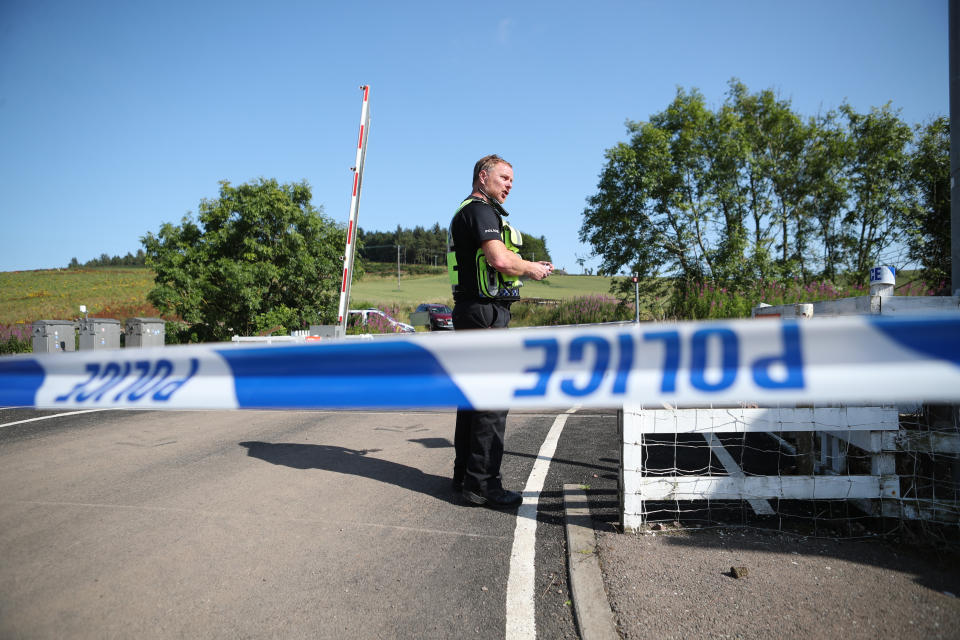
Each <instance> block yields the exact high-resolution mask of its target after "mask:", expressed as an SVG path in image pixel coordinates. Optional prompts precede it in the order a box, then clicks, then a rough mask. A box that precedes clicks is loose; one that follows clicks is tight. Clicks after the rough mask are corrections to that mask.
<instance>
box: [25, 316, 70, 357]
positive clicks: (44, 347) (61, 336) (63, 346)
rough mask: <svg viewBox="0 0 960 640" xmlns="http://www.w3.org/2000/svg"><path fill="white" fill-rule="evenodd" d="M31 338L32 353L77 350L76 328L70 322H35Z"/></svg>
mask: <svg viewBox="0 0 960 640" xmlns="http://www.w3.org/2000/svg"><path fill="white" fill-rule="evenodd" d="M32 337H33V352H34V353H55V352H57V351H76V350H77V341H76V338H77V326H76V324H74V323H73V322H72V321H70V320H37V321H36V322H34V323H33V325H32Z"/></svg>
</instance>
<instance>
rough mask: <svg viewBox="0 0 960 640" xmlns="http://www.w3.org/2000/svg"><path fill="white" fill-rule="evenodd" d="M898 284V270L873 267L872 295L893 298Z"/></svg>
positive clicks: (871, 274)
mask: <svg viewBox="0 0 960 640" xmlns="http://www.w3.org/2000/svg"><path fill="white" fill-rule="evenodd" d="M896 283H897V277H896V269H894V268H893V267H873V268H872V269H870V295H872V296H880V297H886V296H892V295H893V287H894V285H895V284H896Z"/></svg>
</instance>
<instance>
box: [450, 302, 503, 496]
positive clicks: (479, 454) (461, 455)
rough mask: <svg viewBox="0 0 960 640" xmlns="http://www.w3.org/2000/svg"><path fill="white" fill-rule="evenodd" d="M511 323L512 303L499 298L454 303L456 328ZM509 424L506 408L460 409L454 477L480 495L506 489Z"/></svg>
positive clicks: (454, 323)
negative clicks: (504, 472)
mask: <svg viewBox="0 0 960 640" xmlns="http://www.w3.org/2000/svg"><path fill="white" fill-rule="evenodd" d="M509 324H510V307H509V306H508V305H506V304H502V303H498V302H492V301H491V302H481V301H479V300H470V301H463V302H457V303H456V304H454V307H453V328H454V329H455V330H456V331H469V330H472V329H505V328H507V325H509ZM506 427H507V412H506V411H470V410H467V409H458V410H457V426H456V431H455V432H454V437H453V444H454V449H455V451H456V458H455V459H454V461H453V478H454V480H463V487H464V489H466V490H468V491H472V492H474V493H477V494H479V495H484V494H485V493H487V492H496V491H498V490H499V489H502V488H503V486H502V484H501V481H500V463H501V461H502V460H503V441H504V433H505V431H506Z"/></svg>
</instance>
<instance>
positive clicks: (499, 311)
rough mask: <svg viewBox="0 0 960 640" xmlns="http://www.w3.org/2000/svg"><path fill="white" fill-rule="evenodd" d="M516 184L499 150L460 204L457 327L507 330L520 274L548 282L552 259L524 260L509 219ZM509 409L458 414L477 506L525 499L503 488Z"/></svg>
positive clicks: (459, 461)
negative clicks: (502, 464)
mask: <svg viewBox="0 0 960 640" xmlns="http://www.w3.org/2000/svg"><path fill="white" fill-rule="evenodd" d="M512 187H513V167H512V166H511V165H510V163H509V162H507V161H506V160H504V159H503V158H501V157H500V156H497V155H489V156H485V157H483V158H481V159H480V160H478V161H477V164H476V165H475V166H474V167H473V192H472V193H471V194H470V197H469V198H467V199H466V200H464V201H463V202H462V203H460V207H459V208H458V209H457V212H456V213H455V214H454V216H453V220H452V221H451V222H450V228H449V230H448V231H447V270H448V272H449V275H450V284H451V286H452V288H453V302H454V305H453V328H454V329H455V330H457V331H464V330H469V329H505V328H506V327H507V325H508V324H509V323H510V305H511V303H512V302H513V301H515V300H517V299H518V298H519V297H520V293H519V288H520V285H521V284H522V283H521V282H520V281H519V278H520V277H521V276H523V277H526V278H532V279H533V280H543V279H544V278H546V277H547V276H548V275H550V274H551V273H552V272H553V265H552V264H550V263H549V262H530V261H527V260H524V259H523V258H521V257H520V253H519V247H520V246H521V245H522V244H523V238H522V237H521V235H520V234H519V233H518V232H517V231H516V230H515V229H514V228H513V227H511V226H510V225H509V224H508V223H506V222H505V221H504V220H503V218H504V217H505V216H506V215H507V212H506V211H504V209H503V207H502V206H501V205H502V204H503V201H504V200H506V199H507V195H508V194H509V193H510V189H511V188H512ZM506 423H507V412H506V411H468V410H465V409H459V410H458V411H457V426H456V432H455V434H454V447H455V450H456V459H455V460H454V463H453V489H454V491H456V492H460V493H461V494H462V495H463V498H464V499H465V500H466V501H467V502H468V503H469V504H471V505H478V506H479V505H485V506H489V507H495V508H499V507H513V506H516V505H518V504H520V503H521V502H522V501H523V497H522V496H521V495H520V494H519V493H517V492H515V491H507V490H506V489H504V488H503V485H502V484H501V478H500V462H501V460H502V459H503V441H504V432H505V430H506Z"/></svg>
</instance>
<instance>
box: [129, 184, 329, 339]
mask: <svg viewBox="0 0 960 640" xmlns="http://www.w3.org/2000/svg"><path fill="white" fill-rule="evenodd" d="M310 200H311V193H310V187H309V185H307V183H306V182H300V183H295V184H283V185H280V184H278V183H277V181H276V180H266V179H262V178H261V179H260V180H258V181H255V182H250V183H247V184H242V185H239V186H236V187H234V186H232V185H231V184H230V183H229V182H226V181H224V182H221V183H220V195H219V197H218V198H216V199H209V200H208V199H204V200H201V202H200V206H199V210H198V214H197V216H196V219H193V217H192V216H189V215H188V216H186V217H184V218H183V220H182V221H181V224H179V225H173V224H170V223H166V224H164V225H163V226H161V228H160V231H159V232H158V233H157V234H156V235H154V234H153V233H148V234H147V235H146V236H144V237H143V238H142V239H141V241H142V243H143V246H144V249H145V252H146V256H147V265H148V266H149V267H152V268H153V269H154V271H155V272H156V279H155V281H154V288H153V289H152V290H151V291H150V293H149V294H148V296H147V298H148V299H149V300H150V302H152V303H153V304H154V305H155V306H156V307H157V308H158V309H160V311H162V312H164V313H175V314H177V315H178V316H180V317H181V318H182V319H183V320H184V321H185V322H187V323H190V324H191V325H192V330H191V331H192V334H193V337H194V338H195V339H198V340H201V341H210V340H228V339H229V338H230V337H231V336H233V335H253V334H256V333H259V332H263V331H266V330H271V329H275V328H276V327H278V326H279V327H283V328H285V329H294V328H301V327H304V326H307V325H308V324H310V323H330V322H333V321H334V320H335V317H336V310H337V301H338V292H339V285H340V277H341V266H342V262H341V256H342V254H343V248H344V245H345V241H346V237H345V233H344V229H343V228H342V226H338V225H336V224H335V223H334V222H332V221H331V220H330V219H329V218H327V217H325V216H324V215H323V214H322V211H321V210H319V209H317V208H316V207H314V206H313V205H312V204H311V202H310Z"/></svg>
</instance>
